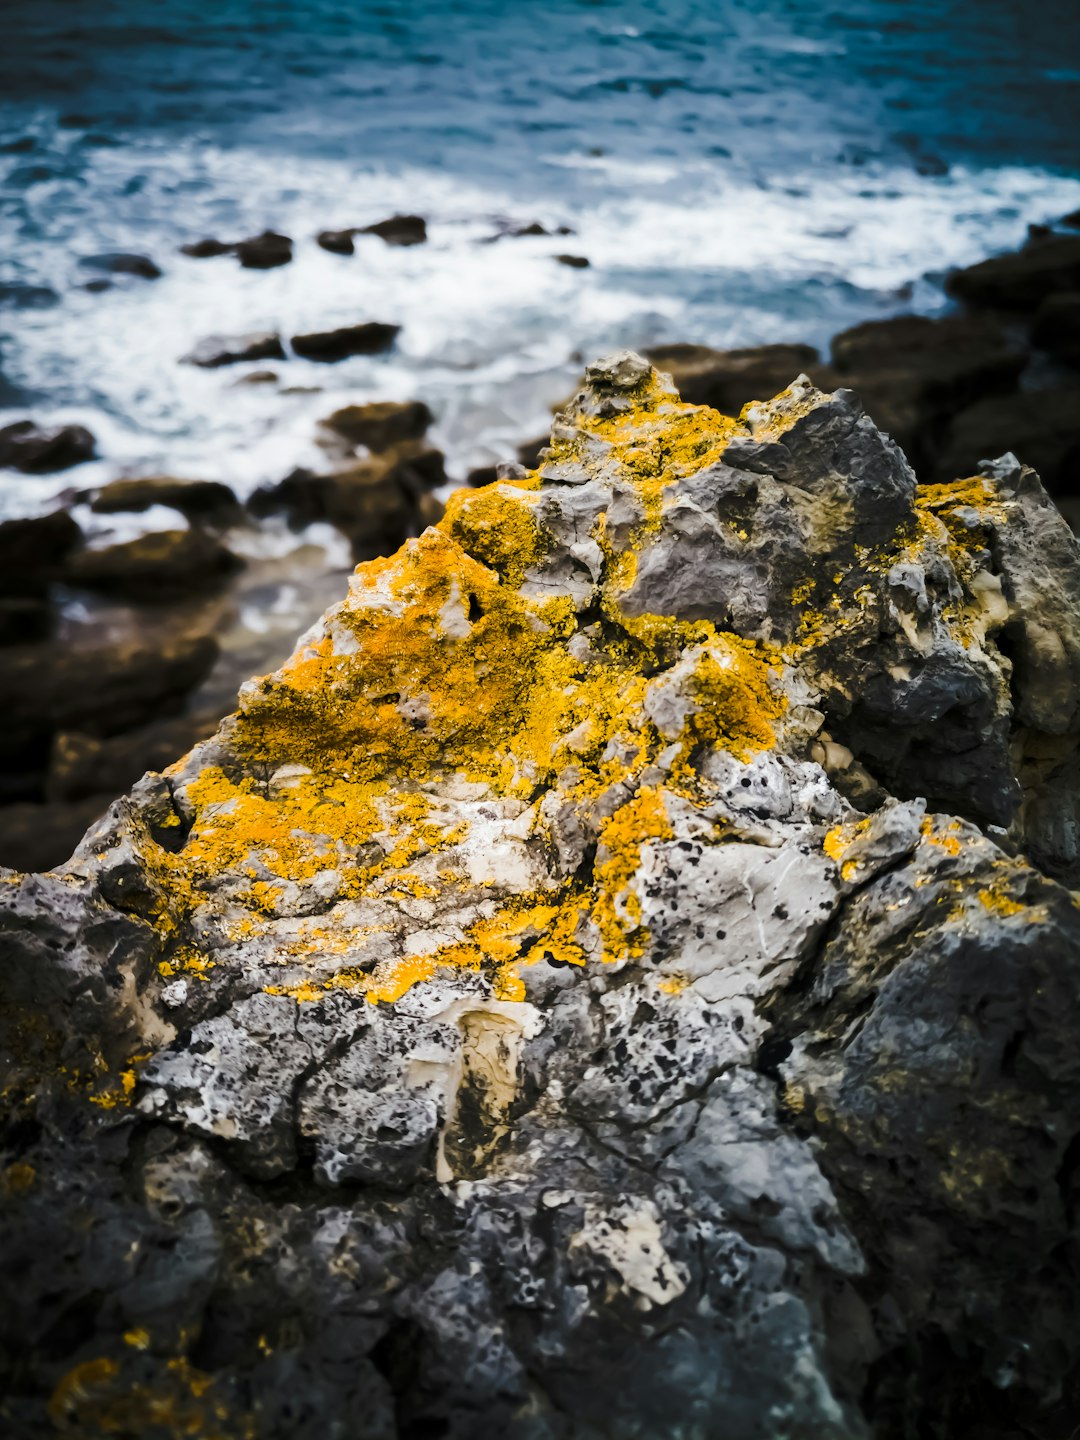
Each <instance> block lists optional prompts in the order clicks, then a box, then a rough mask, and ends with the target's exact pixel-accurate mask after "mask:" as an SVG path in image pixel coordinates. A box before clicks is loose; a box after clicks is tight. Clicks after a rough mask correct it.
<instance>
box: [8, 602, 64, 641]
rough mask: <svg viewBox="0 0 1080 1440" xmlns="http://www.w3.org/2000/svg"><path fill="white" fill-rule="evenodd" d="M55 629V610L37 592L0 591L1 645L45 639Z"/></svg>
mask: <svg viewBox="0 0 1080 1440" xmlns="http://www.w3.org/2000/svg"><path fill="white" fill-rule="evenodd" d="M55 629H56V611H55V609H54V608H53V606H52V605H51V604H50V603H49V601H48V600H46V599H44V598H42V597H41V596H36V595H0V645H25V644H28V643H30V642H31V641H41V640H47V639H48V638H49V637H50V635H52V633H53V631H54V630H55Z"/></svg>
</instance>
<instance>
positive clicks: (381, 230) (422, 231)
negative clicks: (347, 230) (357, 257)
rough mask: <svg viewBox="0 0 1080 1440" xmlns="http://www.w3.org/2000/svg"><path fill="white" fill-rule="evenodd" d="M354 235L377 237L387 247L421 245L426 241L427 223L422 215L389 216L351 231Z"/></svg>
mask: <svg viewBox="0 0 1080 1440" xmlns="http://www.w3.org/2000/svg"><path fill="white" fill-rule="evenodd" d="M353 234H354V235H378V237H379V239H380V240H385V241H386V243H387V245H422V244H423V243H424V241H425V240H426V239H427V221H426V220H425V219H424V217H423V216H422V215H391V216H390V218H389V219H388V220H378V221H376V223H375V224H374V225H365V226H363V228H362V229H357V230H354V231H353Z"/></svg>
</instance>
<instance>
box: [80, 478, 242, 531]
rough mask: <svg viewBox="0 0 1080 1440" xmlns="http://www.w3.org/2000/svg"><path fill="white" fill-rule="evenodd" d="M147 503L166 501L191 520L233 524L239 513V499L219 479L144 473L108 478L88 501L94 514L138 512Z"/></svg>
mask: <svg viewBox="0 0 1080 1440" xmlns="http://www.w3.org/2000/svg"><path fill="white" fill-rule="evenodd" d="M151 505H167V506H169V507H170V508H171V509H173V510H179V511H180V513H181V515H186V516H187V518H188V519H189V520H193V521H200V520H201V521H211V522H213V523H216V524H219V525H228V524H235V523H236V522H237V521H238V520H239V519H240V518H241V517H242V515H243V510H242V508H241V506H240V503H239V501H238V500H237V498H236V496H235V495H234V494H233V492H232V491H231V490H230V489H229V487H228V485H223V484H222V483H221V481H220V480H176V479H174V478H173V477H172V476H171V475H148V476H145V477H143V478H141V479H137V480H111V481H110V482H109V484H108V485H103V486H102V487H101V489H100V490H99V491H98V492H97V493H96V494H95V496H94V498H93V499H92V500H91V502H90V508H91V510H93V511H94V512H95V513H96V514H98V515H115V514H119V513H121V512H126V513H129V514H140V513H141V512H142V511H144V510H149V508H150V506H151Z"/></svg>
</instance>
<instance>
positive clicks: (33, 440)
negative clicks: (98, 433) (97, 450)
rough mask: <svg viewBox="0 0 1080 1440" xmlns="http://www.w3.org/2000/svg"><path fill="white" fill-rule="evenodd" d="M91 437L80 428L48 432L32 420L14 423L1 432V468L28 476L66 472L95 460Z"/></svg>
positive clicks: (55, 429)
mask: <svg viewBox="0 0 1080 1440" xmlns="http://www.w3.org/2000/svg"><path fill="white" fill-rule="evenodd" d="M94 444H95V442H94V437H93V435H91V433H90V431H89V430H87V429H86V428H85V426H83V425H58V426H55V427H54V428H52V429H47V428H45V427H43V426H40V425H37V424H36V423H35V422H34V421H33V420H17V421H16V422H15V423H14V424H13V425H5V426H4V428H3V429H2V430H0V467H2V466H10V467H11V468H12V469H13V470H23V471H25V472H26V473H27V474H30V475H44V474H46V473H48V472H49V471H52V470H67V469H69V468H70V467H71V466H72V465H80V464H81V463H82V462H83V461H84V460H92V459H93V458H94Z"/></svg>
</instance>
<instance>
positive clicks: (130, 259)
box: [79, 250, 161, 280]
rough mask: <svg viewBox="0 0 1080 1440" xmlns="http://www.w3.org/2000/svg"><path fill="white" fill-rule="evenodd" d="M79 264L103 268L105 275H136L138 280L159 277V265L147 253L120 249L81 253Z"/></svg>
mask: <svg viewBox="0 0 1080 1440" xmlns="http://www.w3.org/2000/svg"><path fill="white" fill-rule="evenodd" d="M79 264H80V265H81V266H82V267H83V268H84V269H86V270H103V271H104V272H105V273H106V274H107V275H136V276H138V278H139V279H140V280H158V279H160V277H161V267H160V266H159V265H156V264H155V263H154V261H153V260H151V259H150V257H149V255H131V254H128V253H127V252H125V251H121V250H110V251H107V252H106V253H104V254H101V255H83V256H82V257H81V258H80V260H79Z"/></svg>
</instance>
